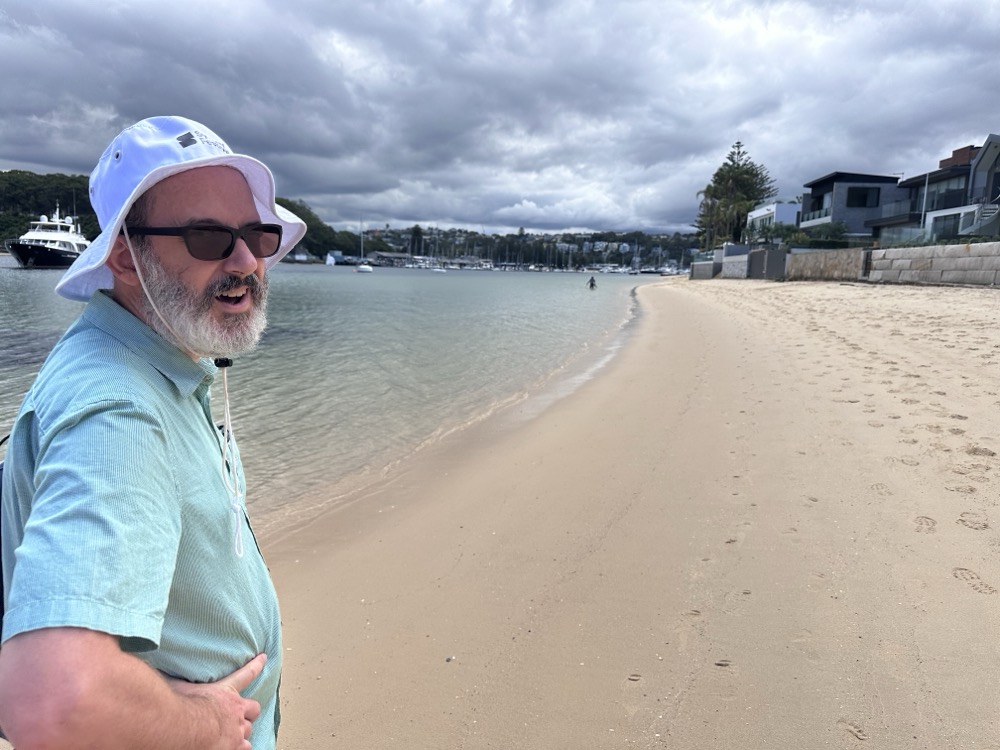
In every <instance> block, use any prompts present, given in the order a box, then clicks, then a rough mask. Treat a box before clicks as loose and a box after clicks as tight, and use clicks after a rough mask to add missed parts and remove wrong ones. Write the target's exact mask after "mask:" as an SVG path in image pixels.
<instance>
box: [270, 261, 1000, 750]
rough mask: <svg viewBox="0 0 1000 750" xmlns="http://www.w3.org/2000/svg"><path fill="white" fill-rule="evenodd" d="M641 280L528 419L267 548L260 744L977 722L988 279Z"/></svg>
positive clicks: (946, 743)
mask: <svg viewBox="0 0 1000 750" xmlns="http://www.w3.org/2000/svg"><path fill="white" fill-rule="evenodd" d="M638 294H639V298H640V301H641V303H642V316H641V321H640V324H639V325H638V326H636V330H635V331H633V332H632V334H631V335H630V337H629V339H628V341H627V343H626V345H625V346H624V347H623V349H622V351H621V352H619V354H618V355H617V356H615V357H614V358H613V360H612V361H611V362H610V363H609V364H608V365H607V367H606V368H605V369H604V370H602V371H601V372H600V374H599V376H598V377H595V378H592V379H591V380H589V381H587V382H585V383H583V384H582V385H581V386H580V387H579V388H578V389H577V390H576V391H575V392H573V393H572V394H570V395H569V396H567V397H566V398H563V399H560V400H559V401H557V402H555V403H554V404H552V405H551V406H550V407H549V408H547V409H546V410H545V411H544V412H543V413H542V414H540V415H539V416H537V417H535V418H533V419H530V420H528V421H525V422H523V423H521V424H514V425H507V426H506V427H505V428H504V429H487V428H484V429H478V430H476V434H475V435H474V436H473V435H472V434H470V435H468V436H465V438H464V439H463V440H461V441H459V442H461V448H460V450H459V451H458V453H455V452H452V453H449V454H446V453H435V454H431V453H428V454H427V455H425V456H422V457H421V460H419V461H417V462H414V465H413V467H412V468H411V469H410V470H408V471H406V472H401V473H400V475H399V476H398V477H396V478H394V479H393V480H392V481H390V482H388V483H386V484H385V485H384V486H381V487H379V488H377V489H376V490H375V491H374V492H372V493H371V494H370V495H368V496H366V497H365V499H364V502H361V503H354V504H353V505H350V506H348V507H345V508H341V509H338V510H335V511H333V512H330V513H328V514H325V515H323V516H322V517H320V518H318V519H317V520H316V521H314V522H313V523H311V524H309V525H306V526H305V527H302V528H300V529H298V530H297V531H295V532H294V533H291V534H289V535H287V536H285V537H282V538H280V539H267V538H265V539H263V540H262V542H263V545H264V547H265V553H266V555H267V558H268V561H269V563H270V565H271V569H272V573H273V575H274V579H275V583H276V585H277V587H278V592H279V597H280V599H281V604H282V611H283V622H284V627H285V641H286V649H287V650H286V654H285V656H286V661H285V673H284V680H283V689H282V697H283V711H282V713H283V719H284V720H283V723H282V729H281V734H280V736H279V747H283V748H309V747H319V746H323V747H345V748H346V747H371V748H382V747H392V746H397V745H399V744H405V745H406V746H407V747H427V748H445V747H463V748H477V747H481V748H487V747H584V748H605V747H609V746H614V745H618V744H626V745H628V746H630V747H646V748H659V747H678V748H680V747H702V748H729V747H734V746H741V747H764V746H769V745H774V746H795V745H796V743H798V744H802V743H803V742H805V743H806V744H808V745H810V746H819V745H821V744H825V745H830V746H833V747H850V746H853V743H856V742H858V741H862V740H867V739H875V740H876V742H877V744H878V746H879V747H882V748H904V747H906V748H911V747H926V748H940V747H972V746H989V743H990V742H993V743H995V742H996V738H997V737H998V735H1000V723H998V713H997V710H996V696H997V695H1000V677H998V675H997V670H996V669H995V668H994V667H995V664H996V663H997V661H998V657H1000V652H998V648H1000V647H998V645H997V643H996V633H997V632H1000V631H998V627H1000V617H998V613H997V607H996V602H997V596H996V590H997V588H998V587H1000V547H998V545H997V543H996V536H995V531H992V530H991V529H993V528H994V527H993V526H991V524H993V523H1000V513H998V512H997V511H996V510H995V506H996V497H995V491H991V487H992V484H991V483H993V482H995V481H996V479H997V477H1000V473H998V472H1000V459H998V458H997V457H996V454H997V453H998V452H1000V443H998V440H997V438H996V437H995V435H994V423H995V416H994V415H995V412H996V409H997V406H998V405H1000V401H998V399H1000V397H998V395H997V394H998V392H1000V374H998V373H997V372H995V365H994V363H993V360H994V358H995V357H1000V333H997V326H996V319H997V315H996V312H995V308H996V304H997V302H996V296H995V294H994V293H991V292H989V291H988V290H961V289H959V290H956V289H927V288H885V287H878V288H873V287H870V286H865V287H858V286H854V285H831V284H817V283H796V284H773V283H768V282H762V283H754V282H747V281H739V282H736V283H727V282H724V281H723V282H715V281H713V282H688V281H685V280H681V281H678V282H664V283H659V284H652V285H646V286H643V287H641V288H640V289H639V292H638ZM994 516H996V518H994ZM914 738H916V739H914Z"/></svg>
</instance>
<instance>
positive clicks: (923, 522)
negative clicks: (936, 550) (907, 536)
mask: <svg viewBox="0 0 1000 750" xmlns="http://www.w3.org/2000/svg"><path fill="white" fill-rule="evenodd" d="M913 522H914V523H915V524H916V525H917V528H915V529H914V531H916V532H920V533H924V534H934V533H936V532H937V521H935V520H934V519H933V518H931V517H930V516H917V517H916V518H914V519H913Z"/></svg>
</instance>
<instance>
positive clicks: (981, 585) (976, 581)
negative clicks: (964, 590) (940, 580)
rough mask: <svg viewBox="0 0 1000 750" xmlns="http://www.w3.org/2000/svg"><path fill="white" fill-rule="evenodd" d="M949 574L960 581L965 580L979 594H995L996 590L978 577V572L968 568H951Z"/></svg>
mask: <svg viewBox="0 0 1000 750" xmlns="http://www.w3.org/2000/svg"><path fill="white" fill-rule="evenodd" d="M951 574H952V575H953V576H955V578H957V579H958V580H960V581H965V582H966V583H967V584H969V586H971V587H972V590H973V591H975V592H977V593H979V594H995V593H996V592H997V590H996V589H995V588H993V587H992V586H990V585H989V584H988V583H986V581H984V580H983V579H982V578H980V577H979V574H978V573H977V572H976V571H974V570H969V569H968V568H952V571H951Z"/></svg>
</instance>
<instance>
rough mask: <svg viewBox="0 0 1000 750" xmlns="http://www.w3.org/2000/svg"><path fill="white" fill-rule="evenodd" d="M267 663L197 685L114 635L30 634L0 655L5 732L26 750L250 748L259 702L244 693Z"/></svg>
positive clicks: (259, 660) (0, 713)
mask: <svg viewBox="0 0 1000 750" xmlns="http://www.w3.org/2000/svg"><path fill="white" fill-rule="evenodd" d="M265 659H266V657H265V656H263V655H259V656H257V657H256V658H254V659H253V660H251V661H250V662H248V663H247V664H246V665H245V666H243V667H241V668H240V669H238V670H236V671H235V672H233V673H232V674H231V675H229V676H228V677H225V678H223V679H222V680H219V681H218V682H213V683H208V684H195V683H188V682H183V681H181V680H168V679H165V678H164V677H163V676H162V675H161V674H160V673H159V672H157V671H156V670H154V669H152V668H151V667H149V666H148V665H147V664H146V663H144V662H143V661H141V660H140V659H138V658H136V657H135V656H132V655H131V654H128V653H125V652H124V651H122V650H121V649H120V648H119V646H118V639H117V638H116V637H115V636H112V635H108V634H106V633H98V632H96V631H93V630H84V629H80V628H46V629H43V630H34V631H30V632H27V633H22V634H20V635H16V636H14V637H12V638H10V639H9V640H8V641H7V642H6V643H4V645H3V648H2V649H0V726H2V727H3V730H4V733H5V734H6V735H7V737H9V738H10V740H11V743H12V744H13V745H14V746H15V747H17V748H18V750H33V748H63V747H65V748H91V747H94V748H97V747H99V748H103V749H106V750H116V749H117V748H138V747H141V748H144V749H145V750H175V749H176V750H179V749H181V748H183V749H185V750H187V749H189V748H206V749H209V748H210V749H211V750H233V749H237V748H238V749H239V750H249V748H250V743H249V741H248V739H247V738H248V737H249V736H250V728H251V726H252V723H253V721H254V719H256V718H257V716H258V715H259V714H260V706H259V705H258V704H257V702H256V701H253V700H247V699H245V698H243V697H242V696H241V695H240V691H241V690H243V688H245V687H246V686H247V685H249V684H250V683H251V682H252V681H253V680H254V679H255V678H256V677H257V675H259V674H260V672H261V670H262V669H263V668H264V661H265Z"/></svg>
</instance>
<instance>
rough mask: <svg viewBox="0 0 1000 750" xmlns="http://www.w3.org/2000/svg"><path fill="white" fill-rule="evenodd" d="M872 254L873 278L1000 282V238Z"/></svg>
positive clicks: (907, 281) (910, 281) (911, 281)
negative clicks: (993, 240) (996, 240)
mask: <svg viewBox="0 0 1000 750" xmlns="http://www.w3.org/2000/svg"><path fill="white" fill-rule="evenodd" d="M871 254H872V256H871V271H870V273H869V274H868V280H869V281H881V282H889V283H903V284H978V285H985V286H992V285H994V284H997V283H998V282H1000V242H980V243H976V244H963V245H937V246H932V247H892V248H887V249H884V250H883V249H876V250H872V251H871Z"/></svg>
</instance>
